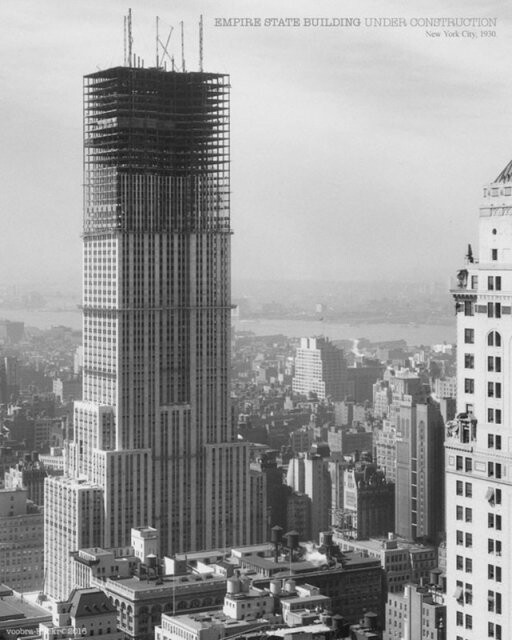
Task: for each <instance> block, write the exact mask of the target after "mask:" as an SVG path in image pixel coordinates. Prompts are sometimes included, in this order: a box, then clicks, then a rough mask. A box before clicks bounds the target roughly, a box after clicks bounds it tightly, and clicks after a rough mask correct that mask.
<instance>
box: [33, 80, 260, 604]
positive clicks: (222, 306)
mask: <svg viewBox="0 0 512 640" xmlns="http://www.w3.org/2000/svg"><path fill="white" fill-rule="evenodd" d="M84 100H85V104H84V118H85V121H84V184H85V193H84V196H85V197H84V230H83V242H84V271H83V275H84V282H83V333H84V335H83V341H84V355H83V401H81V402H76V403H75V415H74V438H73V441H72V442H70V443H69V444H68V448H67V465H66V469H65V475H66V476H67V478H66V479H64V480H60V479H51V480H48V482H47V492H46V505H47V518H46V533H45V545H46V548H45V552H46V558H47V573H48V579H47V592H48V593H49V595H51V596H53V597H56V598H67V597H68V595H69V589H70V587H71V586H72V585H71V583H70V580H71V577H70V572H69V571H68V569H69V568H70V565H69V552H70V551H73V550H77V549H79V548H82V547H91V546H102V547H116V546H126V545H127V544H129V542H130V531H131V528H132V527H137V526H144V525H151V526H153V527H155V528H157V529H158V531H159V532H160V544H161V549H160V553H161V555H163V554H166V555H171V554H173V553H176V552H180V551H191V550H197V549H206V548H212V547H229V546H232V545H234V544H241V543H244V542H246V541H247V540H248V539H249V527H250V521H251V520H250V517H249V511H250V500H249V491H250V482H249V455H248V448H247V444H245V443H242V442H239V441H238V440H237V434H236V432H235V425H234V424H233V422H232V420H231V412H230V388H229V382H230V335H229V334H230V311H231V291H230V239H231V227H230V213H229V198H230V180H229V178H230V175H229V77H228V76H226V75H221V74H216V73H203V72H191V73H185V72H183V73H181V72H176V71H164V70H163V69H161V68H153V69H144V68H131V67H116V68H112V69H107V70H105V71H99V72H97V73H93V74H91V75H89V76H86V77H85V81H84ZM71 479H75V480H71ZM84 482H85V483H84ZM63 492H64V493H67V494H70V493H73V492H75V498H72V496H71V495H70V496H69V499H70V505H71V507H70V505H69V504H67V505H66V506H65V507H64V506H63V503H62V498H61V495H62V493H63ZM84 492H87V493H88V495H89V493H90V496H91V499H94V501H95V502H96V501H98V500H100V501H101V508H100V512H101V517H100V515H98V517H97V522H96V523H95V526H94V527H93V530H89V529H87V533H88V535H87V536H85V538H84V539H82V537H81V529H80V528H79V527H78V521H79V514H78V513H77V512H76V510H75V511H74V512H73V513H71V512H69V509H70V508H72V509H74V508H75V507H73V505H75V506H76V508H78V507H79V506H80V503H81V500H82V498H80V499H79V496H83V495H84ZM62 509H64V510H65V511H66V514H68V520H69V526H71V528H72V530H73V535H69V536H68V535H65V534H64V533H63V531H61V530H60V527H61V525H62V520H61V514H60V510H62ZM73 523H74V524H73ZM262 529H263V527H262ZM89 534H91V535H89ZM92 534H94V535H92ZM56 559H59V560H56Z"/></svg>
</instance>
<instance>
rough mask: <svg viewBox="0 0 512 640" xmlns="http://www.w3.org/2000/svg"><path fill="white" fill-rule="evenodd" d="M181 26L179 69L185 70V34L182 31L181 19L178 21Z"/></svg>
mask: <svg viewBox="0 0 512 640" xmlns="http://www.w3.org/2000/svg"><path fill="white" fill-rule="evenodd" d="M180 27H181V70H182V71H183V72H184V71H185V34H184V31H183V20H182V21H181V22H180Z"/></svg>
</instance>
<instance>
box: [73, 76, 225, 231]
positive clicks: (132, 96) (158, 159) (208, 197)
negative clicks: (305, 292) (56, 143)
mask: <svg viewBox="0 0 512 640" xmlns="http://www.w3.org/2000/svg"><path fill="white" fill-rule="evenodd" d="M229 89H230V85H229V76H227V75H224V74H216V73H205V72H188V73H182V72H178V71H166V70H165V69H162V68H153V69H145V68H140V67H115V68H112V69H108V70H105V71H99V72H96V73H93V74H90V75H87V76H86V77H85V78H84V235H85V236H88V235H98V234H104V233H111V232H123V231H125V232H150V233H151V232H153V233H160V232H185V233H190V232H208V231H211V232H215V233H218V232H227V233H229V232H230V220H229V209H230V183H229V162H230V158H229V147H230V129H229V109H230V103H229Z"/></svg>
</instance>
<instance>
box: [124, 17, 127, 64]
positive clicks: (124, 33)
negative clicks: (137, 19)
mask: <svg viewBox="0 0 512 640" xmlns="http://www.w3.org/2000/svg"><path fill="white" fill-rule="evenodd" d="M123 17H124V29H123V45H124V66H125V67H126V66H127V64H126V22H127V20H126V16H123Z"/></svg>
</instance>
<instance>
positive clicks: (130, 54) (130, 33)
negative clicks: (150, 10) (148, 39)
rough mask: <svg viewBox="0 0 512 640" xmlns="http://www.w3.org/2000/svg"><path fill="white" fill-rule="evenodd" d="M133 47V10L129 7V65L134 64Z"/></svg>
mask: <svg viewBox="0 0 512 640" xmlns="http://www.w3.org/2000/svg"><path fill="white" fill-rule="evenodd" d="M132 48H133V38H132V10H131V9H128V66H129V67H131V66H132Z"/></svg>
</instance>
